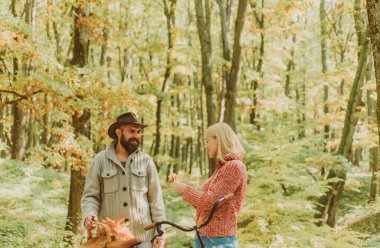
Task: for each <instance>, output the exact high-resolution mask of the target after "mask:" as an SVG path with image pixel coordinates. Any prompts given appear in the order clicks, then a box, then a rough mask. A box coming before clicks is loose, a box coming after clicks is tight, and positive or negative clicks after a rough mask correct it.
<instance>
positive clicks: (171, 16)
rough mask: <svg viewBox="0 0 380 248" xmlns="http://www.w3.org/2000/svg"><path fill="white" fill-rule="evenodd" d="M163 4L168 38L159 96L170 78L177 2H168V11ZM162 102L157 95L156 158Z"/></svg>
mask: <svg viewBox="0 0 380 248" xmlns="http://www.w3.org/2000/svg"><path fill="white" fill-rule="evenodd" d="M163 2H164V13H165V16H166V27H167V36H168V50H167V53H166V70H165V76H164V82H163V83H162V89H161V94H164V93H165V92H166V91H167V90H166V88H167V81H168V79H169V77H170V71H171V68H172V66H173V65H172V52H173V49H174V44H175V41H174V34H173V33H174V28H175V8H176V4H177V0H170V9H169V7H168V5H167V2H166V0H163ZM162 102H163V96H159V95H157V110H156V146H155V147H154V153H153V155H154V156H157V155H158V153H159V152H160V146H161V132H160V127H161V107H162Z"/></svg>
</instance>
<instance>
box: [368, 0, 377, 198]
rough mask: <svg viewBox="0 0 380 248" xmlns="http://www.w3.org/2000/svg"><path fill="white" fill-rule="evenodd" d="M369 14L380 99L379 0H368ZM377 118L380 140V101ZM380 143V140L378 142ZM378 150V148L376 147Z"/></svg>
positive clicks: (373, 167) (374, 156) (373, 190)
mask: <svg viewBox="0 0 380 248" xmlns="http://www.w3.org/2000/svg"><path fill="white" fill-rule="evenodd" d="M366 2H367V15H368V27H369V37H370V39H371V47H372V52H373V59H374V69H375V79H376V94H377V99H380V36H379V33H380V2H379V1H378V0H367V1H366ZM376 117H377V118H376V119H377V127H378V135H379V141H380V101H379V100H377V101H376ZM378 144H380V142H379V143H378ZM374 149H375V148H373V150H372V152H373V153H374V154H373V155H372V161H373V163H375V160H376V163H377V159H378V156H377V154H375V151H374ZM376 152H377V149H376ZM372 171H373V172H374V171H376V172H375V173H376V174H375V175H376V176H377V177H376V176H375V175H374V176H373V178H372V180H376V181H375V183H376V186H377V183H378V171H377V168H375V166H372ZM374 186H375V185H371V195H372V194H373V193H372V192H374V193H375V194H376V191H377V188H376V189H375V187H374ZM370 199H371V197H370Z"/></svg>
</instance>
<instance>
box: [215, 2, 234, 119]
mask: <svg viewBox="0 0 380 248" xmlns="http://www.w3.org/2000/svg"><path fill="white" fill-rule="evenodd" d="M218 5H219V16H220V27H221V31H222V33H221V40H222V51H223V59H224V60H225V61H224V65H223V68H222V70H223V77H222V90H221V97H220V102H219V103H220V104H219V109H220V111H219V121H223V117H224V106H223V105H224V88H225V85H227V82H228V81H229V80H230V72H229V66H228V64H229V63H230V62H231V51H230V44H229V41H228V35H229V25H228V20H229V18H230V17H229V16H227V6H226V5H225V4H224V0H218ZM218 98H219V97H218Z"/></svg>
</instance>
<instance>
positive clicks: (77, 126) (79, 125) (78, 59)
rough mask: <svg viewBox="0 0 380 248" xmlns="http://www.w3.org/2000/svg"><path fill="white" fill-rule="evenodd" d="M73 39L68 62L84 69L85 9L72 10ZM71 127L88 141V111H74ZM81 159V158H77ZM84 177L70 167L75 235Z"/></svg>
mask: <svg viewBox="0 0 380 248" xmlns="http://www.w3.org/2000/svg"><path fill="white" fill-rule="evenodd" d="M74 12H75V14H74V25H73V27H74V32H73V33H74V37H73V43H74V48H73V57H72V59H71V61H70V64H71V65H72V66H78V67H84V66H86V65H87V64H88V51H89V46H90V41H89V39H88V35H87V34H86V27H84V26H82V25H84V24H83V22H81V20H82V18H87V17H88V16H89V15H90V13H89V11H88V10H87V9H86V8H82V7H76V8H74ZM72 125H73V127H74V132H75V137H79V136H80V135H83V136H85V137H87V138H88V139H90V138H91V122H90V110H89V109H83V110H82V111H81V112H79V111H76V112H75V113H74V115H73V116H72ZM78 159H81V158H78ZM85 179H86V178H85V176H84V173H83V168H82V167H81V166H76V165H72V166H71V178H70V195H69V206H68V213H67V224H66V230H69V231H72V232H73V233H75V234H77V233H78V230H79V226H80V219H81V206H80V202H81V198H82V194H83V189H84V183H85Z"/></svg>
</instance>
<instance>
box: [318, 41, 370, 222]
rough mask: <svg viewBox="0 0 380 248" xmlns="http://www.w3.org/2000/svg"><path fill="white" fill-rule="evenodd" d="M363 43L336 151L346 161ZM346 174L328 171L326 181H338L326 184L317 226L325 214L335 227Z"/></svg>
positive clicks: (340, 169)
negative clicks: (327, 187) (337, 180)
mask: <svg viewBox="0 0 380 248" xmlns="http://www.w3.org/2000/svg"><path fill="white" fill-rule="evenodd" d="M363 41H364V42H365V43H364V44H363V45H362V51H361V55H360V61H359V65H358V68H357V71H356V74H355V79H354V82H353V84H352V88H351V93H350V98H349V100H348V103H347V108H346V116H345V121H344V127H343V133H342V137H341V141H340V144H339V149H338V154H339V155H342V156H344V157H345V158H347V159H348V157H349V150H350V149H349V147H351V144H352V139H353V134H354V131H355V127H356V124H357V122H358V119H359V116H358V112H359V111H360V106H359V100H360V96H361V91H362V86H363V81H364V79H363V78H364V76H363V75H364V72H365V66H366V61H367V54H368V50H367V48H368V40H367V39H366V38H365V39H364V40H363ZM346 174H347V171H346V170H345V168H344V167H342V166H339V165H338V166H334V167H333V168H332V169H330V171H329V174H328V177H327V180H329V179H332V178H335V177H337V178H338V179H340V181H339V182H335V183H333V182H330V183H328V186H329V187H331V189H330V190H328V191H327V192H326V193H325V194H324V195H323V196H322V197H321V198H320V199H319V201H318V203H319V204H320V205H319V206H318V207H317V211H318V213H317V214H315V217H316V218H318V219H320V220H319V222H318V224H319V225H321V224H322V223H323V219H324V217H325V215H326V214H327V215H328V218H327V222H326V223H327V224H328V225H329V226H331V227H334V226H335V223H336V214H337V209H338V207H339V200H340V197H341V195H342V191H343V186H344V183H345V180H346Z"/></svg>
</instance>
